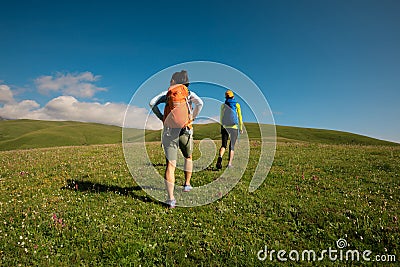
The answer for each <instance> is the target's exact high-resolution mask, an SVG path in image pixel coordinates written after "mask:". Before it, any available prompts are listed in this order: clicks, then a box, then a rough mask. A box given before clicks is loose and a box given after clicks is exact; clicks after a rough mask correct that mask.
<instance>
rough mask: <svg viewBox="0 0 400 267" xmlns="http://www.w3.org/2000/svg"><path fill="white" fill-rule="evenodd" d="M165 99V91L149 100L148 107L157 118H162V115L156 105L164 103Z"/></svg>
mask: <svg viewBox="0 0 400 267" xmlns="http://www.w3.org/2000/svg"><path fill="white" fill-rule="evenodd" d="M166 100H167V91H164V92H161V93H160V94H158V95H157V96H155V97H153V99H152V100H150V103H149V105H150V107H151V110H152V111H153V112H154V114H156V116H157V118H159V119H160V120H161V121H162V120H163V118H164V115H163V114H162V113H161V111H160V109H159V108H158V105H159V104H161V103H165V101H166Z"/></svg>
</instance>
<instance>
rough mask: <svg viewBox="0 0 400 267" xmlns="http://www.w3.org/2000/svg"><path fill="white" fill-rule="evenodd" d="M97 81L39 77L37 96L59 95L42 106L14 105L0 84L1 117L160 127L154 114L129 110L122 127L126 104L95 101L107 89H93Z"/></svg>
mask: <svg viewBox="0 0 400 267" xmlns="http://www.w3.org/2000/svg"><path fill="white" fill-rule="evenodd" d="M100 78H101V76H99V75H94V74H93V73H91V72H82V73H56V74H55V75H53V76H41V77H38V78H37V79H35V80H34V83H35V87H36V88H35V89H36V92H38V93H39V94H41V95H47V96H48V95H50V94H54V93H55V94H57V95H58V96H56V97H54V98H52V99H51V100H49V101H48V102H47V103H46V104H45V105H44V106H41V105H40V104H39V103H37V102H36V101H35V100H31V99H24V100H20V101H17V100H16V99H15V97H14V92H13V90H12V89H11V87H10V86H9V85H7V84H0V117H2V118H5V119H34V120H55V121H66V120H71V121H81V122H95V123H102V124H110V125H117V126H124V127H133V128H147V129H151V130H155V129H160V128H161V127H162V123H161V121H160V120H159V119H158V118H157V117H156V116H155V115H153V114H151V115H150V116H148V114H149V111H148V109H146V108H143V107H130V108H129V110H130V112H129V114H126V116H127V117H126V119H125V125H124V117H125V112H126V109H127V107H128V105H127V104H124V103H111V102H107V103H104V104H102V103H99V102H96V101H95V98H94V96H95V94H96V93H97V92H101V91H107V88H103V87H98V86H96V84H95V83H96V82H97V81H98V80H99V79H100ZM81 99H84V101H82V100H81ZM146 120H147V121H146Z"/></svg>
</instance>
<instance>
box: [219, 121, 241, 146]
mask: <svg viewBox="0 0 400 267" xmlns="http://www.w3.org/2000/svg"><path fill="white" fill-rule="evenodd" d="M238 134H239V130H238V129H233V128H224V127H223V126H221V136H222V147H223V148H225V149H226V145H227V144H228V138H229V137H230V139H231V140H230V142H229V151H231V150H235V144H236V140H237V138H238Z"/></svg>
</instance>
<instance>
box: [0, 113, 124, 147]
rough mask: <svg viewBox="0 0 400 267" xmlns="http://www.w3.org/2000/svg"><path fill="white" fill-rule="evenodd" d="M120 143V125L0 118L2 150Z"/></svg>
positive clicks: (0, 144)
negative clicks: (1, 119)
mask: <svg viewBox="0 0 400 267" xmlns="http://www.w3.org/2000/svg"><path fill="white" fill-rule="evenodd" d="M119 142H121V128H120V127H117V126H110V125H103V124H96V123H83V122H73V121H36V120H8V121H0V150H13V149H26V148H41V147H55V146H77V145H92V144H115V143H119Z"/></svg>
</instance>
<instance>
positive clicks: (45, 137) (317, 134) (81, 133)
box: [0, 120, 399, 150]
mask: <svg viewBox="0 0 400 267" xmlns="http://www.w3.org/2000/svg"><path fill="white" fill-rule="evenodd" d="M245 125H246V130H247V133H248V135H249V137H250V138H251V139H259V138H260V133H259V128H258V125H257V124H256V123H246V124H245ZM276 131H277V140H278V141H281V142H311V143H323V144H356V145H390V146H393V145H399V144H397V143H392V142H387V141H382V140H378V139H374V138H370V137H366V136H362V135H357V134H352V133H347V132H340V131H333V130H322V129H310V128H300V127H290V126H276ZM125 134H126V132H125ZM139 134H142V130H137V129H131V130H129V133H128V135H129V140H131V141H134V140H135V139H136V138H137V136H138V135H139ZM145 134H146V141H159V140H160V137H161V134H160V131H151V130H147V131H146V132H145ZM194 138H195V139H198V140H201V139H204V138H210V139H214V140H219V139H220V127H219V126H218V125H217V124H199V125H195V135H194ZM121 140H122V137H121V128H120V127H117V126H111V125H103V124H96V123H83V122H72V121H36V120H8V121H0V150H13V149H28V148H42V147H55V146H79V145H93V144H116V143H120V142H121Z"/></svg>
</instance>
